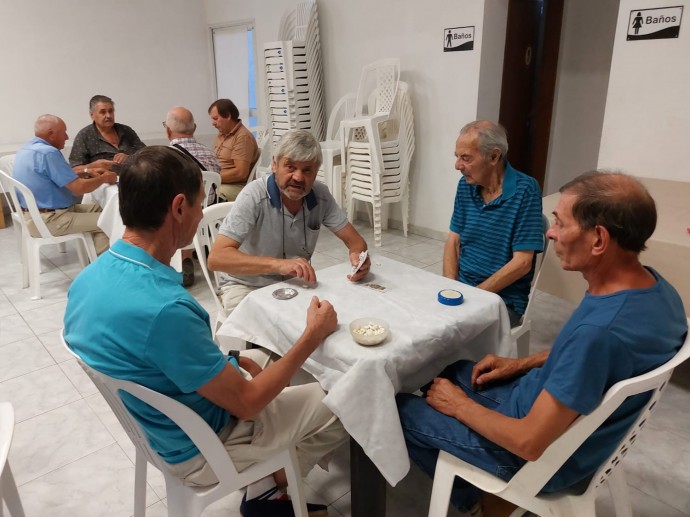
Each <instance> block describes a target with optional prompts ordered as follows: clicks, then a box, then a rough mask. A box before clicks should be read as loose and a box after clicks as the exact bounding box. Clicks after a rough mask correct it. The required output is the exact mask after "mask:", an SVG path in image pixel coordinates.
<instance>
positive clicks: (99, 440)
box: [10, 400, 115, 485]
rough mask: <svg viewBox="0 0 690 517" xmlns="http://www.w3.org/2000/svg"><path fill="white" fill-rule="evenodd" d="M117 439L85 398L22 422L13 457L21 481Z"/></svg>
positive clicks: (18, 426) (15, 439)
mask: <svg viewBox="0 0 690 517" xmlns="http://www.w3.org/2000/svg"><path fill="white" fill-rule="evenodd" d="M113 443H115V441H114V440H113V437H112V436H111V435H110V433H108V431H107V429H106V428H105V427H104V426H103V424H101V422H100V421H99V420H98V418H97V417H96V415H95V413H94V412H93V411H91V408H89V406H88V405H87V403H86V402H85V401H83V400H78V401H76V402H72V403H71V404H68V405H66V406H63V407H60V408H58V409H54V410H52V411H49V412H47V413H43V414H41V415H38V416H35V417H33V418H30V419H28V420H25V421H24V422H20V423H18V424H17V425H16V426H15V428H14V439H13V441H12V449H11V450H10V461H11V463H12V469H13V471H14V477H15V479H16V481H17V484H18V485H22V484H24V483H26V482H28V481H31V480H33V479H36V478H38V477H40V476H42V475H44V474H47V473H48V472H52V471H53V470H55V469H56V468H59V467H63V466H65V465H67V464H69V463H72V462H73V461H76V460H78V459H79V458H83V457H84V456H86V455H88V454H91V453H92V452H95V451H97V450H100V449H102V448H104V447H106V446H108V445H110V444H113Z"/></svg>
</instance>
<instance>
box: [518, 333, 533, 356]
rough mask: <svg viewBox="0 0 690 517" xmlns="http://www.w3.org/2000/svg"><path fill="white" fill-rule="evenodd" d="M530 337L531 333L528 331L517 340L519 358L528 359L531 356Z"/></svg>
mask: <svg viewBox="0 0 690 517" xmlns="http://www.w3.org/2000/svg"><path fill="white" fill-rule="evenodd" d="M529 335H530V331H529V329H528V330H527V331H526V332H525V333H524V334H522V335H521V336H520V337H519V338H517V339H516V340H515V341H516V344H517V356H518V357H527V356H528V355H529Z"/></svg>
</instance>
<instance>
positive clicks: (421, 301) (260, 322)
mask: <svg viewBox="0 0 690 517" xmlns="http://www.w3.org/2000/svg"><path fill="white" fill-rule="evenodd" d="M349 269H350V265H349V264H346V263H345V264H340V265H337V266H333V267H330V268H327V269H323V270H320V271H317V278H318V285H317V287H316V288H313V289H309V288H303V287H301V285H299V282H295V281H294V280H291V281H289V282H282V283H279V284H275V285H272V286H268V287H265V288H263V289H259V290H257V291H254V292H253V293H251V294H250V295H249V296H247V297H246V298H245V299H244V300H243V301H242V303H240V305H239V306H238V307H237V308H236V309H235V310H234V311H233V313H232V314H231V315H230V317H228V318H227V319H226V321H225V323H223V325H222V327H221V328H220V329H219V330H218V334H220V335H224V336H234V337H239V338H242V339H245V340H247V341H250V342H252V343H256V344H258V345H261V346H263V347H265V348H268V349H269V350H273V351H275V352H276V353H278V354H281V355H282V354H284V353H285V352H286V351H287V350H288V349H289V348H290V347H291V346H292V344H294V343H295V341H296V340H297V339H298V338H299V336H300V335H301V333H302V331H303V330H304V326H305V321H306V313H307V307H308V306H309V302H310V300H311V297H312V296H313V295H315V296H318V297H319V298H325V299H327V300H329V301H330V302H331V303H332V304H333V306H334V307H335V310H336V312H337V313H338V321H339V325H338V329H337V330H336V332H335V333H333V334H332V335H331V336H329V337H328V339H326V341H325V342H324V343H323V345H322V346H321V347H320V348H318V349H317V350H316V351H315V352H314V353H313V354H312V356H311V357H310V358H309V359H307V361H306V362H305V364H304V369H305V370H307V371H308V372H309V373H311V374H312V375H313V376H314V377H315V378H316V379H317V380H318V381H319V383H320V384H321V385H322V386H323V388H324V390H326V391H327V392H328V395H327V396H326V398H325V399H324V403H325V404H326V405H327V406H328V407H329V408H330V409H331V410H332V411H333V413H335V414H336V415H337V416H338V417H339V418H340V420H341V421H342V423H343V425H344V426H345V429H346V430H347V432H348V433H349V434H350V435H351V436H352V437H353V438H354V439H355V440H356V441H357V442H358V443H359V444H360V445H361V446H362V448H363V449H364V451H365V452H366V454H367V455H368V456H369V458H371V460H372V461H373V462H374V464H376V466H377V467H378V469H379V470H380V471H381V473H382V474H383V476H384V477H385V478H386V480H387V481H388V482H389V483H390V484H391V485H393V486H394V485H395V484H397V483H398V482H399V481H400V480H401V479H402V478H403V477H404V476H405V475H406V474H407V472H408V470H409V467H410V463H409V458H408V455H407V449H406V447H405V441H404V438H403V434H402V429H401V426H400V420H399V418H398V412H397V408H396V405H395V394H396V393H398V392H400V391H414V390H416V389H417V388H419V387H420V386H422V385H423V384H425V383H426V382H428V381H430V380H431V379H432V378H433V377H434V376H435V375H436V374H438V373H439V372H440V371H441V370H442V369H443V368H444V367H445V366H446V365H448V364H451V363H453V362H455V361H457V360H458V359H461V358H470V359H475V360H476V359H480V358H481V357H483V356H484V355H485V354H487V353H489V352H493V353H497V354H500V355H506V356H511V355H514V354H515V347H514V345H513V344H512V340H511V337H510V323H509V321H508V314H507V311H506V309H505V305H504V304H503V303H502V302H501V299H500V298H499V297H498V296H497V295H495V294H493V293H489V292H486V291H482V290H480V289H475V288H472V287H469V286H466V285H464V284H461V283H459V282H455V281H453V280H449V279H447V278H444V277H441V276H439V275H434V274H432V273H429V272H427V271H424V270H420V269H418V268H415V267H412V266H408V265H406V264H402V263H400V262H396V261H394V260H391V259H388V258H385V257H377V256H374V257H372V273H370V274H369V275H368V276H367V278H366V279H365V281H363V282H361V283H359V284H353V283H351V282H350V281H349V280H347V278H346V274H347V273H348V272H349ZM366 282H375V283H377V284H380V285H383V286H385V287H387V288H388V290H387V291H386V292H383V293H381V292H377V291H374V290H372V289H369V288H367V287H364V286H363V285H362V284H364V283H366ZM286 286H290V287H295V288H296V289H297V290H298V291H299V294H298V295H297V296H296V297H295V298H292V299H291V300H277V299H275V298H273V296H272V293H273V291H274V290H276V289H277V288H279V287H286ZM449 288H450V289H457V290H460V291H461V292H462V293H463V294H464V296H465V301H464V303H463V304H462V305H460V306H456V307H449V306H445V305H442V304H440V303H439V302H438V301H437V293H438V291H440V290H442V289H449ZM360 317H375V318H382V319H384V320H386V321H387V322H388V323H389V324H390V327H391V335H390V336H389V337H388V339H387V340H386V341H385V342H384V343H383V344H381V345H379V346H375V347H363V346H360V345H358V344H356V343H355V342H354V341H353V340H352V337H351V336H350V332H349V323H350V322H351V321H352V320H354V319H356V318H360Z"/></svg>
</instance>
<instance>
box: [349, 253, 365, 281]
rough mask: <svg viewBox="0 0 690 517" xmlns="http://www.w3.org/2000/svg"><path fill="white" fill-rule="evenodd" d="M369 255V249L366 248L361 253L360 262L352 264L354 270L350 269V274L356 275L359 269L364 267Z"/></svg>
mask: <svg viewBox="0 0 690 517" xmlns="http://www.w3.org/2000/svg"><path fill="white" fill-rule="evenodd" d="M368 255H369V253H368V252H367V250H364V251H363V252H361V253H360V254H359V262H357V264H355V265H353V266H352V271H350V275H354V274H355V273H356V272H357V271H359V270H360V269H361V268H362V265H363V264H364V263H365V262H366V260H367V256H368Z"/></svg>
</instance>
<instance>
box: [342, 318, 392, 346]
mask: <svg viewBox="0 0 690 517" xmlns="http://www.w3.org/2000/svg"><path fill="white" fill-rule="evenodd" d="M388 334H390V326H389V325H388V323H387V322H386V321H384V320H382V319H379V318H357V319H356V320H353V321H352V323H350V335H352V339H354V340H355V342H357V343H359V344H360V345H364V346H371V345H378V344H381V343H383V342H384V341H385V340H386V338H387V337H388Z"/></svg>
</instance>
